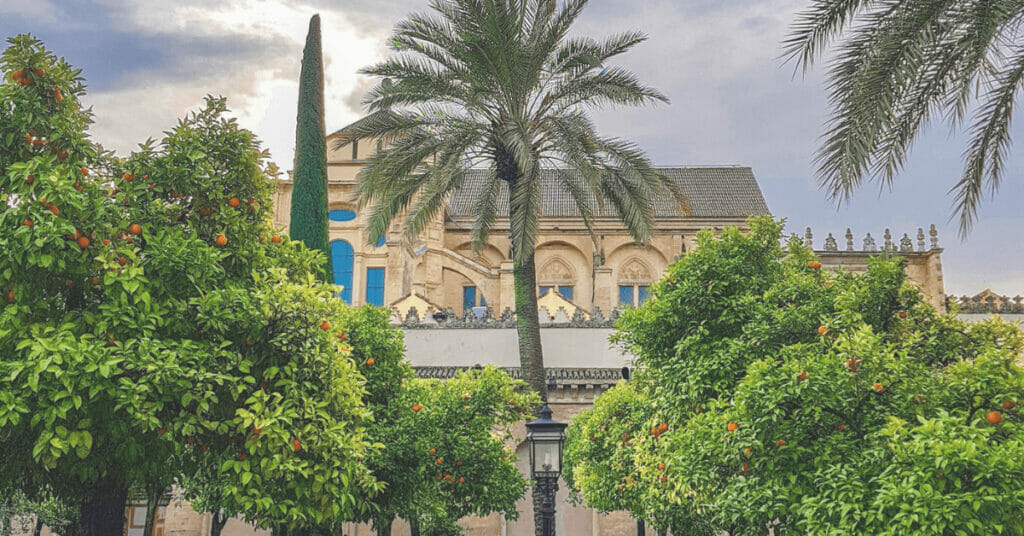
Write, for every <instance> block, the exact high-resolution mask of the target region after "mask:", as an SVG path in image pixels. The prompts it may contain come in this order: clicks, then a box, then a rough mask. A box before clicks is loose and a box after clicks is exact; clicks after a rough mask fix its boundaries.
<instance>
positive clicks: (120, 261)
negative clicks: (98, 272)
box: [117, 257, 128, 266]
mask: <svg viewBox="0 0 1024 536" xmlns="http://www.w3.org/2000/svg"><path fill="white" fill-rule="evenodd" d="M117 264H120V265H121V266H124V265H126V264H128V259H126V258H124V257H118V258H117Z"/></svg>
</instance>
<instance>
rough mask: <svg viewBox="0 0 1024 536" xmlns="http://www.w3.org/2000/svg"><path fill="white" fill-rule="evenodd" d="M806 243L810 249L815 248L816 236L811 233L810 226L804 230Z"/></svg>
mask: <svg viewBox="0 0 1024 536" xmlns="http://www.w3.org/2000/svg"><path fill="white" fill-rule="evenodd" d="M804 245H805V246H807V247H808V248H809V249H814V236H813V235H812V234H811V228H810V227H808V228H807V230H806V231H804Z"/></svg>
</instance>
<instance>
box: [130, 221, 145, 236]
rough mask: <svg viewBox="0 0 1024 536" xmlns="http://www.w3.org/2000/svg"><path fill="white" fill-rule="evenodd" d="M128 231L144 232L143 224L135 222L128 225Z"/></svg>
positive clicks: (134, 233)
mask: <svg viewBox="0 0 1024 536" xmlns="http://www.w3.org/2000/svg"><path fill="white" fill-rule="evenodd" d="M128 232H129V233H131V234H133V235H140V234H142V226H141V225H139V224H137V223H133V224H131V225H130V226H129V227H128Z"/></svg>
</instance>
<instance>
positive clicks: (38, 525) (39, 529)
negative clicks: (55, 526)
mask: <svg viewBox="0 0 1024 536" xmlns="http://www.w3.org/2000/svg"><path fill="white" fill-rule="evenodd" d="M42 533H43V518H41V517H39V515H38V514H37V515H36V527H35V529H33V530H32V536H39V535H40V534H42Z"/></svg>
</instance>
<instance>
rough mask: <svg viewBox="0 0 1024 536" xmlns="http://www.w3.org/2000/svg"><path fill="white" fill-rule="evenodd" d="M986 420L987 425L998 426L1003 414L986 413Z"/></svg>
mask: <svg viewBox="0 0 1024 536" xmlns="http://www.w3.org/2000/svg"><path fill="white" fill-rule="evenodd" d="M987 418H988V423H989V424H999V423H1001V422H1003V414H1002V413H999V412H998V411H990V412H988V417H987Z"/></svg>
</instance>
